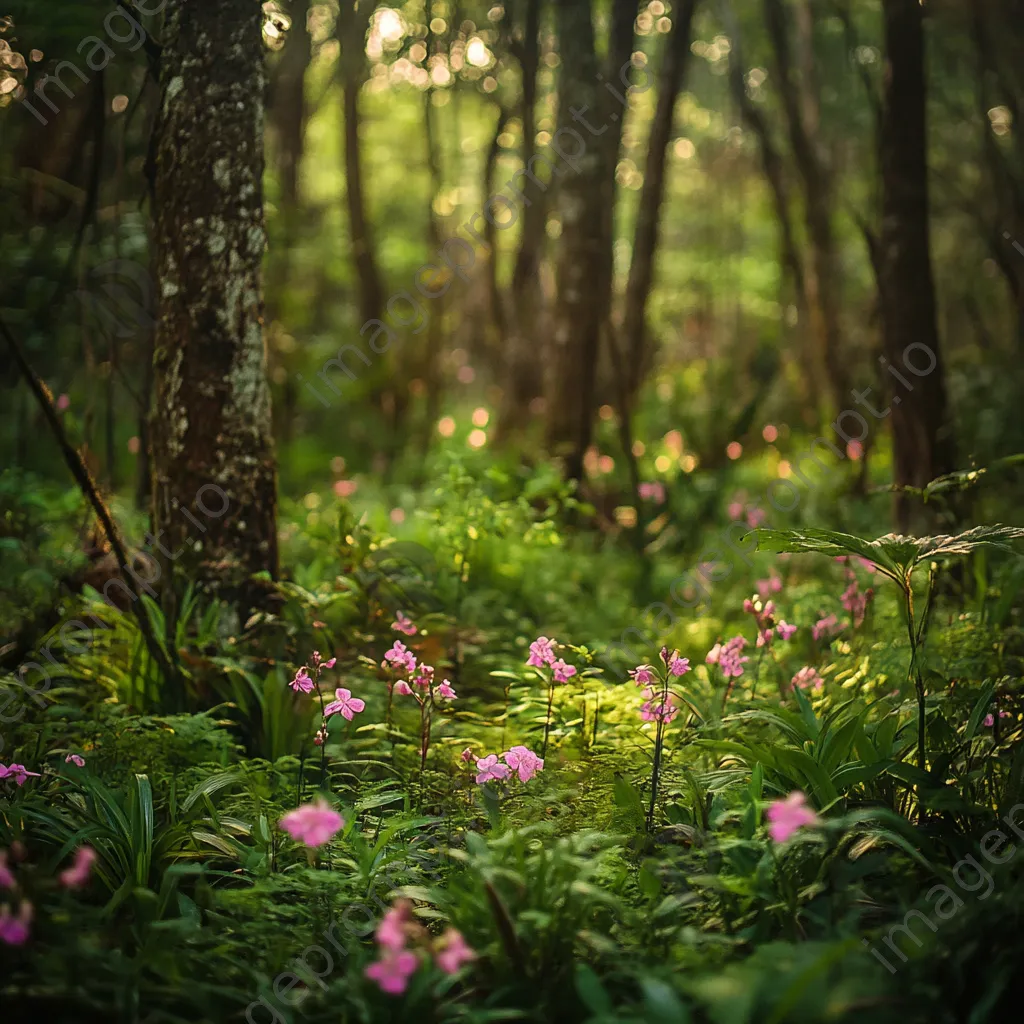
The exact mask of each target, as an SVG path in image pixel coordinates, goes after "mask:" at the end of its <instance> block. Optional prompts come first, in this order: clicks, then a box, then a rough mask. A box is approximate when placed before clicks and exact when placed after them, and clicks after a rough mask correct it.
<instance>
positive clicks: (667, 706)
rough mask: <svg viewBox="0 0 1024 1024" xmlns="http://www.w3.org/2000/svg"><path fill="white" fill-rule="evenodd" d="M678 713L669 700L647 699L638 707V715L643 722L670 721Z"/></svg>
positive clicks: (677, 709)
mask: <svg viewBox="0 0 1024 1024" xmlns="http://www.w3.org/2000/svg"><path fill="white" fill-rule="evenodd" d="M678 714H679V708H677V707H676V706H675V705H674V704H673V703H672V701H671V700H666V701H655V700H649V701H647V702H646V703H645V704H644V705H643V706H642V707H641V708H640V717H641V718H642V719H643V720H644V721H645V722H659V721H664V722H666V723H668V722H671V721H672V719H673V718H675V717H676V715H678Z"/></svg>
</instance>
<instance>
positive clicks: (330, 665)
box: [324, 658, 338, 668]
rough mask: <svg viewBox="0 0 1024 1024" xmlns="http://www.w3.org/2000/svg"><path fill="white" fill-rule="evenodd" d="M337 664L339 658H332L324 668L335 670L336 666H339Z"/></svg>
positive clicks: (325, 663) (326, 662)
mask: <svg viewBox="0 0 1024 1024" xmlns="http://www.w3.org/2000/svg"><path fill="white" fill-rule="evenodd" d="M337 664H338V659H337V658H330V659H329V660H328V661H325V662H324V668H334V666H335V665H337Z"/></svg>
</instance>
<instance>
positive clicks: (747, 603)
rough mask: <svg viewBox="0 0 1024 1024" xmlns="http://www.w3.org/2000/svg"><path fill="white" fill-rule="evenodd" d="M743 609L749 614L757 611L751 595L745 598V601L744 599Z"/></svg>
mask: <svg viewBox="0 0 1024 1024" xmlns="http://www.w3.org/2000/svg"><path fill="white" fill-rule="evenodd" d="M743 610H744V611H745V612H746V613H747V614H748V615H753V614H754V611H755V609H754V602H753V601H751V600H750V598H749V597H748V598H745V599H744V601H743Z"/></svg>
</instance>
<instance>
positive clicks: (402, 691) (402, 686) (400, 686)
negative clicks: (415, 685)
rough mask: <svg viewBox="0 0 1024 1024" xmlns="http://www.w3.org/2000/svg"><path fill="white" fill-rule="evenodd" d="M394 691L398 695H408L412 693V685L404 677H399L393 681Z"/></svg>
mask: <svg viewBox="0 0 1024 1024" xmlns="http://www.w3.org/2000/svg"><path fill="white" fill-rule="evenodd" d="M395 693H397V694H398V695H399V696H400V697H408V696H409V695H410V694H411V693H412V687H411V686H410V685H409V684H408V683H407V682H406V681H405V680H404V679H399V680H398V682H397V683H395Z"/></svg>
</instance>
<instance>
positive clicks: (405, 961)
mask: <svg viewBox="0 0 1024 1024" xmlns="http://www.w3.org/2000/svg"><path fill="white" fill-rule="evenodd" d="M418 966H419V961H418V960H417V959H416V956H415V954H414V953H410V952H409V951H408V950H402V951H400V952H397V953H390V954H385V955H384V956H383V957H381V959H380V960H378V961H376V962H375V963H372V964H370V966H369V967H367V968H366V976H367V977H368V978H369V979H370V980H371V981H375V982H377V984H378V985H379V986H380V990H381V991H382V992H387V993H388V995H392V996H398V995H401V994H402V993H403V992H404V991H405V989H406V986H407V985H408V984H409V978H410V977H411V976H412V975H413V974H414V973H415V971H416V968H417V967H418Z"/></svg>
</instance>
